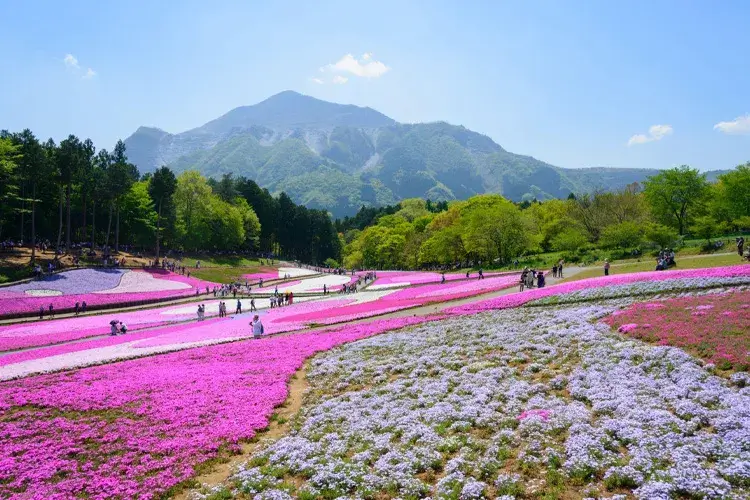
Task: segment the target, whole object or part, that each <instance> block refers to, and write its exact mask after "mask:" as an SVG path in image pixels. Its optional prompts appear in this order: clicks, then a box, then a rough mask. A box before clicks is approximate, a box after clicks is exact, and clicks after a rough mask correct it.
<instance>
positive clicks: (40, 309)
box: [39, 306, 44, 319]
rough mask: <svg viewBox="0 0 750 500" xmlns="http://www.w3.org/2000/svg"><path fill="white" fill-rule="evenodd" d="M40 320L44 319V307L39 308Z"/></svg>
mask: <svg viewBox="0 0 750 500" xmlns="http://www.w3.org/2000/svg"><path fill="white" fill-rule="evenodd" d="M39 319H44V306H39Z"/></svg>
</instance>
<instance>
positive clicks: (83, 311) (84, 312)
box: [81, 300, 86, 314]
mask: <svg viewBox="0 0 750 500" xmlns="http://www.w3.org/2000/svg"><path fill="white" fill-rule="evenodd" d="M81 312H82V313H83V314H86V301H85V300H84V301H83V303H81Z"/></svg>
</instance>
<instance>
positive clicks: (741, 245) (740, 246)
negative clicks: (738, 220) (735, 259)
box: [737, 236, 745, 257]
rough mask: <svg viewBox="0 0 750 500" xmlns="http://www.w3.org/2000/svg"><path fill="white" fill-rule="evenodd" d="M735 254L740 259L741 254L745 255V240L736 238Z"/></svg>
mask: <svg viewBox="0 0 750 500" xmlns="http://www.w3.org/2000/svg"><path fill="white" fill-rule="evenodd" d="M737 253H738V254H739V256H740V257H742V254H743V253H745V238H743V237H742V236H740V237H739V238H737Z"/></svg>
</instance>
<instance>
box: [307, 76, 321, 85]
mask: <svg viewBox="0 0 750 500" xmlns="http://www.w3.org/2000/svg"><path fill="white" fill-rule="evenodd" d="M310 81H311V82H313V83H317V84H318V85H323V83H324V82H323V80H321V79H320V78H310Z"/></svg>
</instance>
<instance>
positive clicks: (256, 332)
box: [250, 314, 263, 339]
mask: <svg viewBox="0 0 750 500" xmlns="http://www.w3.org/2000/svg"><path fill="white" fill-rule="evenodd" d="M250 326H251V327H252V328H253V338H254V339H259V338H260V336H261V335H263V323H262V322H261V321H260V317H259V316H258V315H257V314H256V315H255V316H253V320H252V321H251V322H250Z"/></svg>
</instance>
